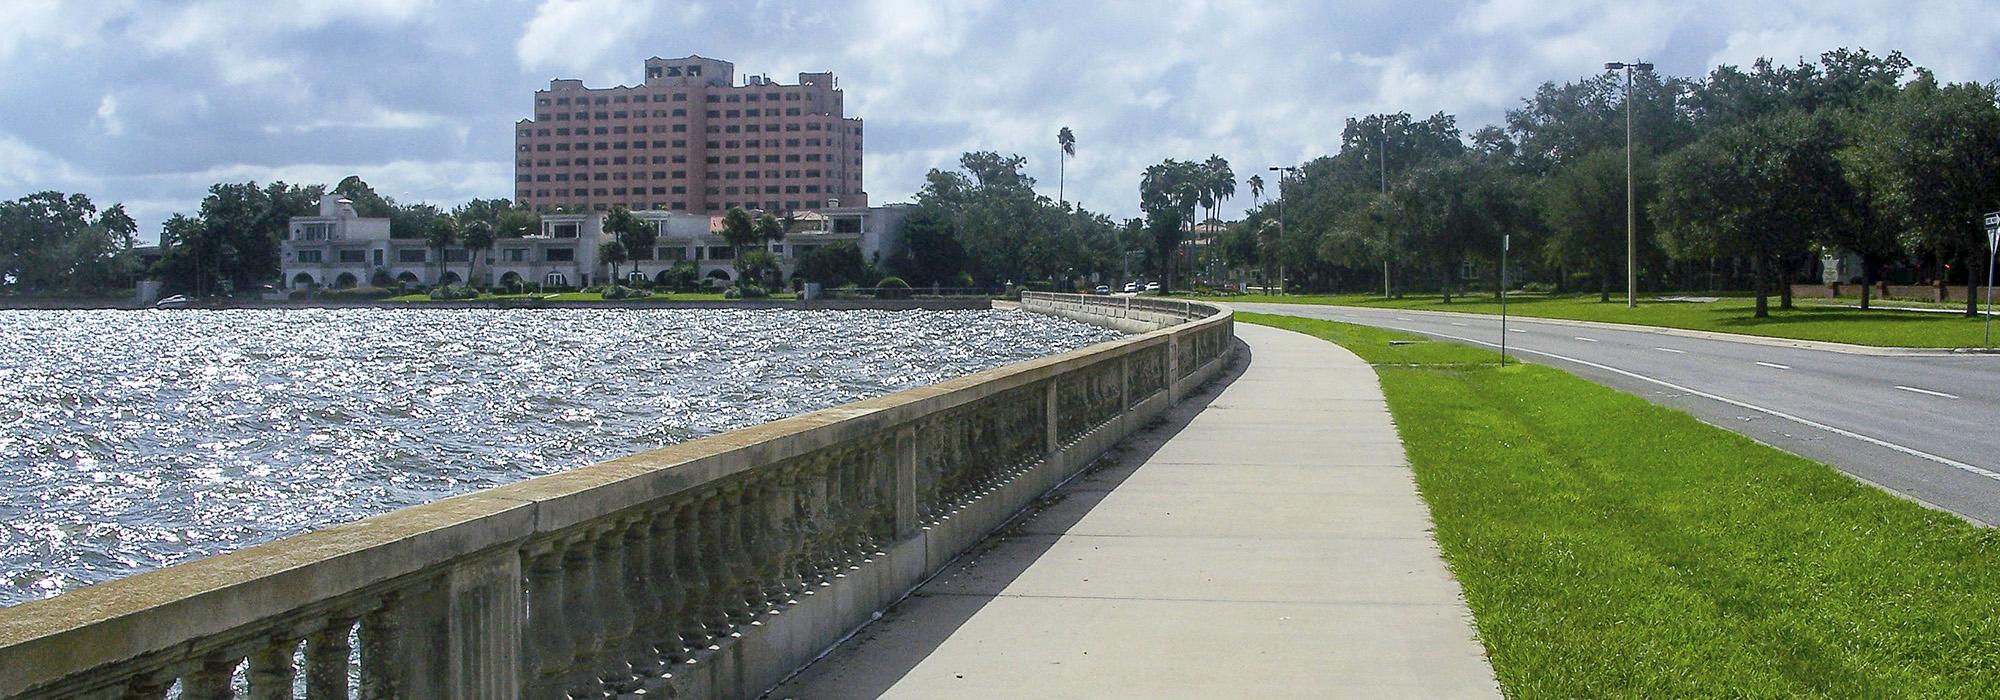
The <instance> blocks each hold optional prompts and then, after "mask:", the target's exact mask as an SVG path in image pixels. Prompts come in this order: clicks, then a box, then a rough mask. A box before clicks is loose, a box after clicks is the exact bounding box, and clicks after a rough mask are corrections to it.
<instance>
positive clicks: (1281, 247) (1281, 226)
mask: <svg viewBox="0 0 2000 700" xmlns="http://www.w3.org/2000/svg"><path fill="white" fill-rule="evenodd" d="M1271 170H1272V171H1274V172H1276V173H1278V296H1284V295H1285V255H1284V253H1285V179H1286V178H1287V177H1288V176H1289V175H1290V174H1291V173H1293V172H1296V171H1297V170H1298V168H1297V167H1294V166H1289V165H1287V166H1277V165H1273V166H1271Z"/></svg>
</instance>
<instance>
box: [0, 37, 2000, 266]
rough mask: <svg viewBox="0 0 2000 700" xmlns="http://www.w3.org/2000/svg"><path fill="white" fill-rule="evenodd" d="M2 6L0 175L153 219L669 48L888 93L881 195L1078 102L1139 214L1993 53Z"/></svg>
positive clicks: (866, 92)
mask: <svg viewBox="0 0 2000 700" xmlns="http://www.w3.org/2000/svg"><path fill="white" fill-rule="evenodd" d="M6 15H7V17H6V18H5V20H4V22H0V75H5V76H7V77H6V78H5V79H4V80H0V198H7V199H11V198H14V197H19V196H21V195H24V194H27V193H30V192H35V191H40V190H45V189H56V190H62V191H69V192H84V193H87V194H89V195H91V197H92V198H93V200H95V201H98V202H99V203H100V205H104V204H108V203H110V202H117V201H122V202H125V203H126V205H127V207H128V208H129V209H130V210H131V211H132V213H133V214H134V216H135V217H137V218H138V219H139V221H140V226H141V237H142V238H149V239H150V238H154V237H156V236H157V235H158V228H159V224H160V222H161V221H163V220H164V219H165V218H166V217H167V216H169V215H171V214H172V213H174V212H192V211H193V210H194V209H195V208H196V206H197V205H198V203H199V201H200V198H201V196H202V193H203V192H204V191H205V190H206V188H207V187H208V185H210V184H212V183H215V182H219V181H242V180H252V179H254V180H257V181H259V182H267V181H270V180H277V179H282V180H286V181H290V182H304V183H315V182H317V183H326V184H332V183H333V182H335V181H338V180H339V179H340V178H341V177H343V176H346V175H349V174H358V175H361V176H362V177H363V178H364V179H366V180H367V181H368V182H369V183H371V184H373V185H374V186H375V188H376V189H377V190H378V191H381V192H383V193H385V194H388V195H390V196H392V197H396V198H398V199H401V200H426V201H431V202H434V203H440V204H444V205H447V206H449V205H451V204H455V203H458V202H462V201H464V200H466V199H468V198H470V197H474V196H481V197H505V196H508V194H509V192H510V190H511V185H512V180H513V177H512V176H513V167H512V163H511V158H510V156H511V149H512V135H511V134H512V129H511V127H512V125H513V122H514V121H515V120H516V119H519V118H522V117H524V116H526V115H527V114H528V112H529V107H530V106H531V102H530V100H531V99H532V93H533V91H534V90H535V89H537V88H539V87H543V86H546V84H547V81H548V80H549V79H550V78H558V77H561V78H582V79H583V80H585V81H586V82H587V84H589V85H592V86H608V85H616V84H631V83H636V82H639V80H640V65H641V62H642V61H643V60H644V59H645V58H646V57H648V56H652V55H658V56H666V57H677V56H685V55H688V54H701V55H704V56H710V57H715V58H721V59H725V60H730V61H733V62H735V63H736V66H737V71H738V74H739V75H742V74H748V73H768V74H770V75H771V76H772V77H774V78H777V79H779V80H782V81H784V82H791V81H793V80H795V79H796V77H797V75H796V74H797V73H799V72H801V71H822V70H830V71H833V72H834V73H835V74H836V75H837V76H838V77H839V79H840V83H841V86H842V87H844V88H845V89H846V91H847V106H848V110H849V115H850V116H860V117H863V118H865V119H866V120H867V128H868V153H867V164H866V172H865V177H866V185H867V189H868V192H869V196H870V197H871V199H872V200H873V201H875V202H877V203H883V202H894V201H903V200H907V199H908V198H909V197H910V196H911V195H912V193H913V192H914V191H915V189H916V188H917V187H918V186H920V185H921V183H922V178H923V174H924V172H925V171H926V170H927V169H929V168H932V167H940V166H946V167H948V166H950V165H952V164H953V163H955V162H956V159H957V156H958V154H959V153H962V152H964V151H966V150H971V149H991V150H997V151H1001V152H1013V153H1020V154H1023V155H1025V156H1027V157H1028V159H1029V170H1030V172H1031V174H1033V175H1034V176H1036V177H1037V178H1038V179H1040V181H1041V185H1042V186H1043V189H1045V190H1046V191H1047V192H1048V193H1049V194H1050V195H1054V193H1055V186H1056V161H1055V157H1056V145H1055V132H1056V129H1057V128H1059V127H1061V126H1065V125H1067V126H1069V127H1070V128H1071V129H1073V130H1074V131H1075V132H1076V135H1077V142H1078V143H1077V156H1076V158H1075V159H1074V160H1072V161H1071V162H1070V166H1069V175H1070V177H1069V186H1068V192H1069V194H1070V198H1071V199H1073V200H1078V201H1081V202H1083V203H1084V204H1085V205H1086V206H1088V207H1090V208H1092V209H1096V210H1100V211H1107V212H1110V213H1112V214H1114V215H1117V216H1121V217H1122V216H1130V215H1132V214H1134V213H1135V212H1136V210H1137V201H1136V200H1137V182H1138V175H1139V172H1140V171H1141V170H1142V169H1143V168H1144V167H1145V165H1147V164H1149V163H1154V162H1158V161H1159V160H1160V159H1162V158H1168V157H1178V158H1205V157H1207V156H1208V155H1209V154H1210V153H1217V154H1221V155H1222V156H1223V157H1225V158H1228V159H1229V160H1230V161H1231V163H1232V164H1234V166H1235V169H1236V171H1237V173H1238V175H1239V176H1241V177H1246V178H1247V177H1248V176H1249V175H1250V174H1251V173H1252V172H1256V171H1262V170H1263V169H1264V168H1265V167H1266V166H1269V165H1274V164H1282V163H1291V162H1296V161H1299V160H1302V159H1305V158H1310V157H1313V156H1317V155H1322V154H1327V153H1331V152H1333V150H1334V149H1336V148H1337V145H1338V143H1339V132H1340V127H1341V123H1342V120H1343V119H1344V118H1346V117H1348V116H1353V115H1359V114H1366V113H1371V112H1378V111H1389V112H1393V111H1409V112H1411V113H1414V114H1418V115H1423V114H1428V113H1431V112H1436V111H1446V112H1451V113H1454V114H1457V115H1459V121H1460V124H1461V126H1464V127H1466V129H1467V130H1468V131H1470V130H1471V129H1472V128H1476V127H1478V126H1480V125H1484V124H1489V123H1498V122H1499V121H1500V119H1501V117H1502V115H1503V113H1504V112H1505V111H1506V110H1507V109H1509V108H1511V107H1514V106H1516V105H1518V104H1519V101H1520V99H1521V98H1522V97H1523V96H1525V95H1528V94H1530V93H1531V92H1532V91H1533V90H1534V88H1535V86H1536V85H1538V84H1540V83H1541V82H1543V81H1547V80H1555V81H1566V80H1572V79H1575V78H1578V77H1580V76H1583V75H1586V74H1589V73H1591V72H1592V71H1593V70H1594V69H1595V68H1596V67H1598V66H1600V65H1601V64H1602V63H1603V62H1605V61H1608V60H1618V59H1631V58H1642V57H1643V58H1646V59H1648V60H1652V61H1654V62H1655V63H1657V64H1658V65H1659V67H1660V69H1661V70H1663V71H1666V72H1669V73H1672V74H1676V75H1694V74H1700V73H1704V72H1706V71H1707V69H1708V68H1710V67H1712V66H1714V65H1716V64H1718V63H1733V64H1747V63H1749V62H1750V61H1752V60H1754V59H1755V58H1757V57H1758V56H1772V57H1776V58H1779V59H1782V60H1786V61H1792V60H1796V59H1797V58H1799V57H1801V56H1814V55H1817V54H1818V53H1819V52H1821V51H1824V50H1828V49H1832V48H1836V47H1840V46H1857V47H1866V48H1868V49H1870V50H1873V51H1875V52H1877V53H1883V52H1887V51H1889V50H1891V49H1896V50H1901V51H1903V52H1904V53H1905V54H1907V55H1908V56H1910V57H1911V59H1912V60H1914V61H1916V62H1917V64H1918V65H1922V66H1926V67H1929V68H1931V69H1932V70H1934V71H1936V72H1937V73H1938V74H1939V75H1940V76H1941V77H1942V78H1944V79H1946V80H1955V81H1962V80H1978V81H1988V80H1993V79H1996V78H2000V39H1996V38H1995V35H1996V32H1995V31H1994V28H1993V26H1994V24H1995V22H1994V20H1995V19H1996V18H1997V17H2000V11H1996V9H1995V8H1994V7H1993V5H1992V4H1991V0H1913V1H1911V2H1899V3H1898V2H1845V1H1843V0H1820V1H1817V2H1797V3H1789V2H1765V3H1746V2H1647V1H1645V0H1635V1H1628V2H1622V3H1616V4H1612V3H1601V2H1581V1H1577V0H1485V1H1481V2H1440V3H1423V2H1416V3H1412V2H1285V1H1283V0H1275V1H1274V0H1264V1H1262V2H1250V1H1242V2H1237V1H1212V2H1200V1H1191V2H1055V1H1044V0H1017V1H1013V2H998V1H986V0H966V1H963V2H938V1H927V0H884V1H880V2H858V1H857V2H841V1H822V2H784V1H775V0H762V1H757V2H738V3H731V2H645V1H643V0H546V1H544V2H539V3H537V2H507V1H505V0H466V1H463V2H448V1H443V0H439V1H427V0H288V1H286V2H268V1H266V2H258V1H247V2H244V1H236V0H191V1H171V0H88V1H78V2H69V1H64V0H8V2H7V12H6ZM1239 193H1240V194H1239V196H1238V198H1237V200H1236V201H1234V202H1232V203H1231V204H1230V206H1229V207H1228V208H1227V214H1228V215H1229V216H1234V215H1236V213H1238V212H1240V211H1241V210H1242V209H1243V208H1244V207H1245V206H1247V205H1248V204H1249V193H1248V188H1247V187H1239Z"/></svg>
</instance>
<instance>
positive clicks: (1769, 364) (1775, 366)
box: [1757, 362, 1791, 369]
mask: <svg viewBox="0 0 2000 700" xmlns="http://www.w3.org/2000/svg"><path fill="white" fill-rule="evenodd" d="M1757 364H1760V365H1763V366H1765V367H1769V368H1771V369H1791V366H1790V365H1781V364H1778V363H1776V362H1759V363H1757Z"/></svg>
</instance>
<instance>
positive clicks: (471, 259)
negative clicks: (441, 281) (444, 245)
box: [463, 221, 493, 285]
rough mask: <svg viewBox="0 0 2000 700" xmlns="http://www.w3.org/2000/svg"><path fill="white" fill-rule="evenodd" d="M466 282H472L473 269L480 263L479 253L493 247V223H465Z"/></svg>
mask: <svg viewBox="0 0 2000 700" xmlns="http://www.w3.org/2000/svg"><path fill="white" fill-rule="evenodd" d="M463 237H464V241H463V243H464V244H465V283H466V284H468V285H469V284H472V280H473V276H472V273H473V270H474V269H476V268H477V266H478V264H479V254H480V253H483V252H485V251H488V250H492V249H493V224H491V223H488V222H485V221H474V222H472V223H469V224H466V225H465V231H464V234H463Z"/></svg>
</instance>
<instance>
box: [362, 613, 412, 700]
mask: <svg viewBox="0 0 2000 700" xmlns="http://www.w3.org/2000/svg"><path fill="white" fill-rule="evenodd" d="M400 607H401V599H400V598H399V597H398V596H397V595H396V594H393V593H392V594H389V595H386V596H383V598H382V604H381V606H380V607H377V608H375V609H374V610H370V611H368V612H367V613H365V614H363V615H362V616H361V632H360V638H361V700H390V699H391V698H399V697H402V693H401V692H400V691H399V690H398V689H397V687H396V677H395V668H394V666H395V664H396V662H397V661H398V660H399V657H398V656H397V654H396V642H397V637H398V636H399V635H400V634H401V633H402V630H401V627H402V619H401V617H400V614H401V610H400V609H399V608H400Z"/></svg>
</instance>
